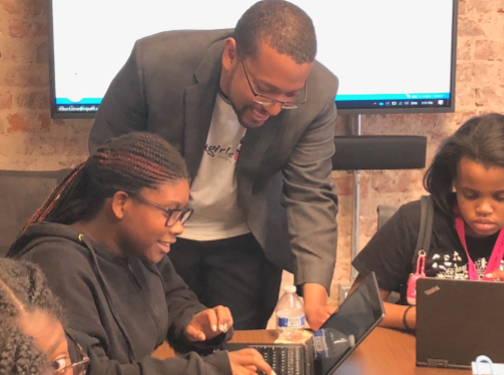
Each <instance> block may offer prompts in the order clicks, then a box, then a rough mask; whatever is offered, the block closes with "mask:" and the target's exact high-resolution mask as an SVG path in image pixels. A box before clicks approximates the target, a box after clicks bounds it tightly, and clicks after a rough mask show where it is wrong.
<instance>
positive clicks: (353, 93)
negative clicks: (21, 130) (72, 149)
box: [50, 0, 458, 118]
mask: <svg viewBox="0 0 504 375" xmlns="http://www.w3.org/2000/svg"><path fill="white" fill-rule="evenodd" d="M254 2H255V1H254V0H234V1H229V0H214V1H208V0H186V1H163V0H143V1H141V2H132V1H121V0H87V1H86V2H85V4H83V3H82V1H77V0H52V2H51V12H50V16H51V52H50V57H51V62H50V82H51V112H52V115H53V117H55V118H79V117H93V116H94V114H95V112H96V111H97V109H98V107H99V105H100V102H101V100H102V98H103V95H104V94H105V91H106V90H107V87H108V85H109V83H110V82H111V80H112V79H113V78H114V76H115V75H116V73H117V72H118V71H119V69H120V68H121V67H122V66H123V64H124V63H125V62H126V60H127V58H128V56H129V54H130V52H131V49H132V47H133V44H134V42H135V40H137V39H139V38H142V37H144V36H147V35H151V34H155V33H158V32H161V31H166V30H180V29H221V28H222V29H223V28H232V27H234V25H235V24H236V21H237V20H238V18H239V17H240V15H241V14H242V13H243V12H244V11H245V10H246V9H247V8H248V7H249V6H250V5H251V4H253V3H254ZM292 2H293V3H295V4H297V5H298V6H300V7H301V8H302V9H304V10H305V11H306V12H307V13H308V14H309V15H310V16H311V18H312V19H313V22H314V24H315V28H316V32H317V39H318V54H317V59H318V60H319V61H320V62H322V63H323V64H324V65H326V66H327V67H328V68H329V69H330V70H331V71H332V72H333V73H334V74H336V75H337V76H338V78H339V80H340V87H339V90H338V95H337V97H336V98H335V101H336V105H337V107H338V109H339V112H340V113H417V112H451V111H453V110H454V106H455V104H454V99H455V64H456V38H457V4H458V2H457V0H422V1H418V0H380V1H377V0H292Z"/></svg>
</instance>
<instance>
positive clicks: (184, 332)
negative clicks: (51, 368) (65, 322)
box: [8, 132, 272, 375]
mask: <svg viewBox="0 0 504 375" xmlns="http://www.w3.org/2000/svg"><path fill="white" fill-rule="evenodd" d="M188 200H189V182H188V173H187V170H186V166H185V163H184V160H183V159H182V156H181V155H180V154H179V153H178V151H177V150H176V149H175V148H174V147H173V146H171V145H170V144H168V143H167V142H166V141H165V140H163V139H162V138H160V137H158V136H156V135H153V134H148V133H142V132H136V133H129V134H126V135H123V136H121V137H118V138H115V139H112V140H110V141H108V142H107V143H105V144H104V145H103V146H101V147H100V148H98V149H97V150H96V151H95V152H94V153H93V154H92V155H91V156H90V157H89V158H88V160H87V161H86V162H84V163H82V164H80V165H78V166H77V167H76V168H75V169H74V170H72V171H71V172H70V174H69V175H68V176H67V177H66V178H65V179H64V180H63V181H62V183H61V184H60V185H59V186H58V187H56V189H55V190H54V191H53V193H52V194H51V195H50V196H49V197H48V199H47V200H46V202H45V203H44V204H43V205H42V207H41V208H40V209H39V210H38V211H37V212H36V213H35V214H34V215H33V217H32V218H31V219H30V220H29V221H28V223H27V224H26V226H25V227H24V229H23V230H22V232H21V234H20V236H19V237H18V239H17V240H16V241H15V243H14V244H13V245H12V246H11V249H10V251H9V253H8V256H10V257H18V258H23V259H27V260H30V261H33V262H35V263H37V264H38V265H39V266H40V267H41V268H42V270H43V271H44V272H45V273H46V275H47V279H48V283H49V286H50V287H51V288H52V290H53V291H54V293H55V294H56V295H57V296H59V297H60V299H61V300H62V303H63V307H64V308H65V310H66V312H67V315H68V319H69V329H71V330H72V334H73V335H74V336H75V338H76V339H77V341H78V342H79V343H80V344H81V345H83V346H84V347H85V349H86V350H87V352H88V354H89V357H90V359H91V363H90V368H89V374H90V375H106V374H110V375H113V374H131V375H140V374H149V375H156V374H164V375H167V374H194V375H197V374H203V373H204V374H231V373H233V374H254V372H253V371H254V369H260V370H262V371H264V372H265V373H267V374H271V373H272V370H271V368H270V367H269V366H268V365H267V364H266V362H264V360H263V358H262V357H261V355H260V354H259V353H258V352H257V351H255V350H253V349H245V350H241V351H237V352H231V353H228V352H226V351H220V352H216V353H214V354H211V355H207V356H205V357H202V356H200V355H198V354H196V353H195V352H199V353H205V354H206V353H209V352H212V351H213V350H214V349H215V348H216V347H218V346H220V345H221V344H222V343H223V342H224V341H225V340H226V339H228V338H229V337H230V335H231V331H232V330H231V327H232V324H233V320H232V317H231V313H230V311H229V309H228V308H226V307H223V306H217V307H214V308H211V309H209V308H207V307H206V306H204V305H202V304H200V303H199V302H198V300H197V298H196V296H195V295H194V293H192V292H191V291H189V289H188V288H187V286H186V284H185V283H184V282H183V281H182V279H181V278H180V277H179V276H178V275H177V274H176V272H175V270H174V268H173V265H172V263H171V262H170V260H169V258H168V257H167V256H166V254H167V253H168V252H169V251H170V245H171V244H173V243H174V242H175V240H176V237H177V236H178V235H179V234H181V233H182V232H183V227H182V224H183V223H184V222H185V220H187V219H188V218H189V216H190V214H191V210H190V209H189V208H187V206H186V205H187V202H188ZM164 340H168V341H169V343H170V344H171V346H172V347H173V348H174V349H175V350H176V351H178V352H186V353H188V354H186V355H185V356H183V357H182V356H178V357H174V358H169V359H166V360H158V359H155V358H153V357H152V356H151V354H152V353H153V352H154V350H155V349H156V348H157V347H158V346H159V345H161V343H162V342H163V341H164Z"/></svg>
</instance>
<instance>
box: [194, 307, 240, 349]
mask: <svg viewBox="0 0 504 375" xmlns="http://www.w3.org/2000/svg"><path fill="white" fill-rule="evenodd" d="M232 326H233V317H232V316H231V312H230V311H229V309H228V308H227V307H224V306H216V307H214V308H212V309H206V310H203V311H201V312H199V313H198V314H196V315H194V317H193V318H192V320H191V322H190V323H189V324H188V325H187V328H186V334H187V337H188V338H189V340H191V341H205V340H211V339H213V338H214V337H215V336H217V335H220V334H221V333H225V332H227V331H228V330H229V329H230V328H231V327H232Z"/></svg>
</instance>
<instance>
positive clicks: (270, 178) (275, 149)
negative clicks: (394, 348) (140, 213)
mask: <svg viewBox="0 0 504 375" xmlns="http://www.w3.org/2000/svg"><path fill="white" fill-rule="evenodd" d="M231 34H232V30H214V31H172V32H164V33H160V34H156V35H152V36H149V37H146V38H144V39H141V40H138V41H137V42H136V43H135V46H134V48H133V51H132V53H131V55H130V57H129V59H128V61H127V62H126V64H125V65H124V67H123V68H122V69H121V70H120V71H119V73H118V74H117V76H116V77H115V78H114V80H113V81H112V83H111V84H110V87H109V88H108V90H107V93H106V94H105V97H104V98H103V101H102V103H101V105H100V108H99V110H98V113H97V116H96V120H95V122H94V125H93V128H92V130H91V134H90V138H89V149H90V151H93V150H95V149H96V148H97V147H98V145H100V144H101V143H103V142H104V141H105V140H106V139H108V138H110V137H114V136H118V135H121V134H124V133H128V132H132V131H149V132H153V133H156V134H158V135H160V136H161V137H163V138H165V139H166V140H167V141H168V142H170V143H171V144H172V145H173V146H175V147H176V148H177V149H178V150H179V151H180V152H181V154H182V155H183V156H184V158H185V160H186V163H187V167H188V170H189V174H190V176H191V178H194V176H195V175H196V173H197V171H198V167H199V164H200V161H201V158H202V155H203V150H204V147H205V142H206V139H207V134H208V130H209V126H210V120H211V116H212V112H213V108H214V103H215V98H216V94H217V89H218V85H219V77H220V71H221V56H222V51H223V48H224V41H225V39H226V38H228V37H229V36H231ZM337 85H338V81H337V78H336V77H335V76H334V75H333V74H331V73H330V72H329V71H328V70H327V69H326V68H325V67H323V66H322V65H321V64H320V63H318V62H315V63H314V66H313V68H312V71H311V73H310V75H309V78H308V81H307V88H308V100H307V103H305V104H304V105H302V106H301V107H300V108H298V109H294V110H288V111H282V112H281V113H280V114H279V115H278V116H275V117H271V118H270V119H268V120H267V122H266V123H265V124H264V125H263V126H261V127H260V128H258V129H256V130H248V131H247V133H246V136H245V138H244V140H243V144H242V148H241V152H240V157H239V158H238V161H237V164H236V176H237V185H238V203H239V205H240V207H241V208H242V209H243V211H244V212H245V213H246V215H247V218H248V219H247V223H248V225H249V228H250V230H251V232H252V233H253V235H254V236H255V238H256V239H257V241H258V242H259V243H260V244H261V246H262V247H263V249H264V251H265V253H266V255H267V257H268V258H269V259H270V260H271V261H273V262H274V263H276V264H277V265H279V266H280V267H282V268H284V269H287V270H289V271H291V272H293V273H294V274H295V282H296V284H298V285H299V284H303V283H307V282H314V283H319V284H322V285H324V286H325V287H326V288H327V289H329V286H330V283H331V279H332V275H333V272H334V263H335V258H336V241H337V228H336V220H335V218H336V213H337V197H336V194H335V192H334V185H333V182H332V179H331V156H332V155H333V153H334V143H333V135H334V125H335V120H336V106H335V103H334V98H335V96H336V90H337Z"/></svg>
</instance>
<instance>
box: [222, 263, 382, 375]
mask: <svg viewBox="0 0 504 375" xmlns="http://www.w3.org/2000/svg"><path fill="white" fill-rule="evenodd" d="M384 316H385V310H384V309H383V303H382V301H381V298H380V292H379V289H378V284H377V282H376V278H375V275H374V273H373V272H372V273H370V274H369V275H367V276H366V277H365V278H364V280H363V281H362V283H361V284H360V285H359V286H358V287H357V289H356V290H355V291H353V292H352V293H351V294H349V295H348V296H347V298H346V299H345V300H344V301H343V303H342V304H341V305H340V307H339V309H338V311H336V312H335V313H334V314H332V315H331V316H330V317H329V319H327V321H326V322H325V323H324V324H323V325H322V327H321V328H320V329H319V330H318V331H316V332H315V333H314V335H313V336H312V337H311V338H310V339H309V340H307V341H306V342H305V343H303V344H294V343H293V344H283V343H282V344H258V343H247V344H244V343H228V344H226V345H225V347H224V348H225V349H228V350H238V349H242V348H244V347H253V348H256V349H257V350H258V351H259V352H260V353H261V354H262V355H263V357H264V359H265V360H266V362H268V363H269V364H270V365H271V367H272V368H273V370H274V371H275V372H276V373H277V375H331V374H333V373H334V372H335V371H336V369H337V368H338V367H339V366H340V365H341V364H342V363H343V361H344V360H345V359H346V358H347V357H348V356H349V355H350V354H351V353H352V352H353V351H354V350H355V348H356V347H357V346H358V345H359V344H360V343H361V342H362V340H364V338H365V337H366V336H367V335H368V334H369V333H370V332H371V331H372V330H373V328H375V327H376V326H377V325H378V323H379V322H380V321H381V320H382V319H383V317H384Z"/></svg>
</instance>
